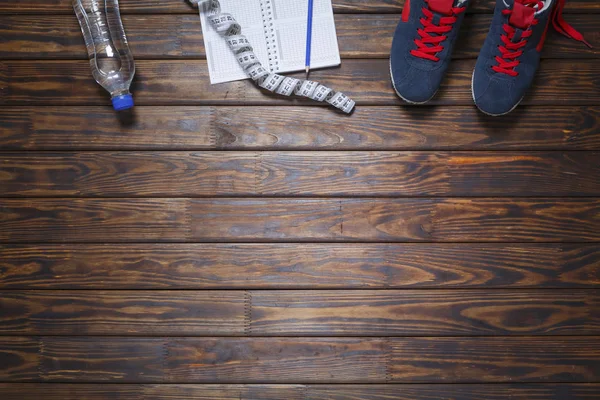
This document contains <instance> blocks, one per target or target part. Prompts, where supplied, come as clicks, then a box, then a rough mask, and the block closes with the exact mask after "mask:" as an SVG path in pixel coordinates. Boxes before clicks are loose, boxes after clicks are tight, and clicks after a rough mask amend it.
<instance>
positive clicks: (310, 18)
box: [306, 0, 313, 79]
mask: <svg viewBox="0 0 600 400" xmlns="http://www.w3.org/2000/svg"><path fill="white" fill-rule="evenodd" d="M312 22H313V0H308V18H307V25H306V79H308V73H309V72H310V53H311V44H312V25H313V24H312Z"/></svg>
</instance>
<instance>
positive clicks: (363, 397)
mask: <svg viewBox="0 0 600 400" xmlns="http://www.w3.org/2000/svg"><path fill="white" fill-rule="evenodd" d="M599 391H600V385H597V384H547V383H546V384H514V385H510V384H487V385H486V384H472V385H464V384H463V385H461V384H453V385H445V384H437V385H423V384H421V385H419V384H412V385H411V384H409V385H406V384H403V385H394V384H391V385H390V384H388V385H311V386H309V387H308V390H307V393H308V397H307V398H306V400H322V399H327V400H433V399H442V398H444V399H452V400H506V399H510V400H566V399H569V400H582V399H590V400H591V399H597V398H598V393H599ZM68 400H70V399H68ZM90 400H95V399H90Z"/></svg>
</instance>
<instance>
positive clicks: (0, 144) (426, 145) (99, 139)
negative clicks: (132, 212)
mask: <svg viewBox="0 0 600 400" xmlns="http://www.w3.org/2000/svg"><path fill="white" fill-rule="evenodd" d="M135 112H136V118H135V119H132V120H129V121H121V120H119V119H118V118H116V117H115V113H114V111H113V110H112V108H108V107H68V108H65V107H52V106H49V107H35V108H34V107H9V108H6V107H4V108H0V148H2V149H3V150H4V151H7V150H86V149H89V150H158V149H167V150H185V151H190V150H192V151H193V150H207V149H227V150H247V149H252V150H262V149H264V150H268V149H278V150H327V149H329V150H413V149H414V150H432V149H437V150H444V149H447V150H485V149H488V150H530V151H531V150H559V149H560V150H563V151H565V150H600V107H593V106H592V107H560V106H559V107H556V106H554V107H552V106H548V107H536V106H528V107H527V106H526V107H519V108H518V109H516V110H515V111H513V112H512V113H511V114H509V115H507V116H505V117H502V118H500V119H499V118H495V119H493V120H492V118H493V117H487V116H485V115H483V114H481V113H480V112H478V111H477V110H476V109H475V108H474V107H472V106H469V107H443V106H440V107H436V108H435V109H434V110H433V109H431V108H429V107H418V108H417V107H413V108H407V107H368V106H364V107H359V108H358V109H356V110H355V111H354V113H353V115H352V117H351V118H348V117H346V116H344V115H340V114H338V113H333V112H331V110H329V109H325V108H321V107H311V108H310V109H307V108H305V107H277V108H272V107H270V108H268V112H267V108H265V107H136V111H135ZM440 126H444V129H443V131H440V129H439V127H440Z"/></svg>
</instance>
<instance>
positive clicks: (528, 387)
mask: <svg viewBox="0 0 600 400" xmlns="http://www.w3.org/2000/svg"><path fill="white" fill-rule="evenodd" d="M598 391H600V385H598V384H585V383H579V384H577V383H575V384H543V385H542V384H512V385H511V384H474V385H461V384H453V385H444V384H438V385H424V384H413V385H406V384H388V385H381V384H375V385H348V384H338V385H323V384H320V385H289V384H288V385H256V384H255V385H239V384H238V385H236V384H229V385H215V384H213V385H211V384H204V385H202V384H200V385H198V384H160V385H156V384H118V385H117V384H69V383H65V384H61V383H57V384H56V383H52V384H51V383H43V384H39V383H0V392H1V393H2V394H3V399H4V400H37V399H39V398H40V397H44V398H45V399H48V400H82V399H85V400H107V399H128V400H173V399H174V398H185V399H189V400H281V399H286V400H324V399H327V400H438V399H440V398H441V396H444V397H443V398H447V399H452V400H505V399H508V398H510V399H511V400H565V399H569V400H595V399H596V398H597V395H598Z"/></svg>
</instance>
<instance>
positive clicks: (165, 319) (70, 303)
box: [0, 290, 247, 336]
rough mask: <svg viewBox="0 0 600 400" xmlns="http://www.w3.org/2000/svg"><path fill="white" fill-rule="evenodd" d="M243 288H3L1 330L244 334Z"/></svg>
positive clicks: (81, 333) (18, 332)
mask: <svg viewBox="0 0 600 400" xmlns="http://www.w3.org/2000/svg"><path fill="white" fill-rule="evenodd" d="M246 308H247V304H246V296H245V295H244V292H243V291H218V292H217V291H198V292H182V291H177V292H176V291H138V290H136V291H129V292H124V291H104V292H98V291H19V292H16V291H5V292H1V294H0V309H2V310H3V312H2V315H1V316H0V321H1V323H0V334H3V335H72V336H86V335H123V336H129V335H145V336H159V335H172V336H181V335H190V336H208V335H220V336H236V335H243V334H244V326H245V318H246V317H245V310H246Z"/></svg>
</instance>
